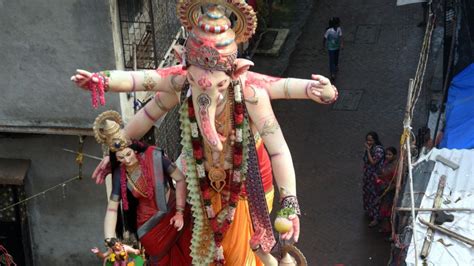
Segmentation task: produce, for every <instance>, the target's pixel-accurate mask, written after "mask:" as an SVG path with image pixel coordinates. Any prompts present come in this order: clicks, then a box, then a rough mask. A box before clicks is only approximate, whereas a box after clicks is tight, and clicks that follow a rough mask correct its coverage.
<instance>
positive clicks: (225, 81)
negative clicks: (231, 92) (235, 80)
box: [217, 80, 227, 88]
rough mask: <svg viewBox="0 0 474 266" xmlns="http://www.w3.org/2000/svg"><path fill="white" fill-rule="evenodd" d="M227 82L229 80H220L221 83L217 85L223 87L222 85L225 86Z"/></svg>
mask: <svg viewBox="0 0 474 266" xmlns="http://www.w3.org/2000/svg"><path fill="white" fill-rule="evenodd" d="M225 84H227V80H223V81H221V82H219V83H218V84H217V86H218V87H219V88H222V87H224V85H225Z"/></svg>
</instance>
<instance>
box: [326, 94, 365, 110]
mask: <svg viewBox="0 0 474 266" xmlns="http://www.w3.org/2000/svg"><path fill="white" fill-rule="evenodd" d="M363 93H364V91H363V90H339V98H338V99H337V101H336V102H335V103H334V105H333V107H332V109H333V110H340V111H355V110H357V108H358V107H359V102H360V99H362V94H363Z"/></svg>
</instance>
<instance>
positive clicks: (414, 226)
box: [405, 120, 418, 265]
mask: <svg viewBox="0 0 474 266" xmlns="http://www.w3.org/2000/svg"><path fill="white" fill-rule="evenodd" d="M409 121H411V120H409ZM405 145H406V147H407V156H408V177H409V182H410V201H411V216H412V220H411V221H412V226H413V249H414V250H415V265H418V248H417V246H416V239H417V238H416V219H415V217H416V216H415V195H414V193H413V171H412V170H413V166H412V165H411V144H410V134H408V137H407V142H406V143H405Z"/></svg>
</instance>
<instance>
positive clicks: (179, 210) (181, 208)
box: [176, 205, 184, 214]
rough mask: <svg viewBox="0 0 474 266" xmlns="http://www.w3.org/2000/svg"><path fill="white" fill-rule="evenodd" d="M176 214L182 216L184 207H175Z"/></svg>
mask: <svg viewBox="0 0 474 266" xmlns="http://www.w3.org/2000/svg"><path fill="white" fill-rule="evenodd" d="M176 212H180V213H181V214H182V213H183V212H184V206H182V205H176Z"/></svg>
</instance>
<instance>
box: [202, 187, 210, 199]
mask: <svg viewBox="0 0 474 266" xmlns="http://www.w3.org/2000/svg"><path fill="white" fill-rule="evenodd" d="M202 197H203V198H204V199H210V198H211V193H210V192H209V189H206V190H204V191H203V192H202Z"/></svg>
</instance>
